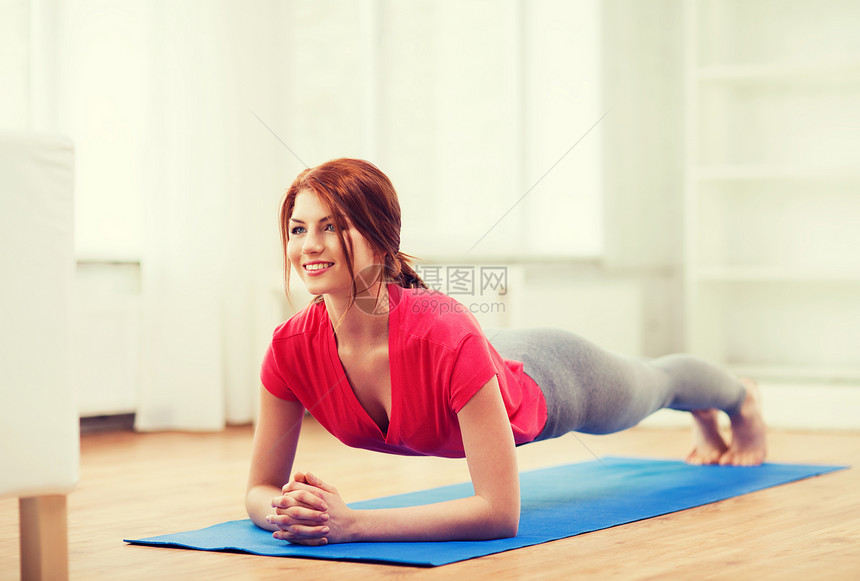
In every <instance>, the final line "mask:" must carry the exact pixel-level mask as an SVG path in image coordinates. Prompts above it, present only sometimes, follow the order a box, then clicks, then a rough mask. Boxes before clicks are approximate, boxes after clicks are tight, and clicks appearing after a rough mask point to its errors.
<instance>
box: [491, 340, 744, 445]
mask: <svg viewBox="0 0 860 581" xmlns="http://www.w3.org/2000/svg"><path fill="white" fill-rule="evenodd" d="M486 335H487V338H488V339H489V340H490V343H491V344H492V345H493V347H495V349H496V350H497V351H498V352H499V354H500V355H501V356H502V357H504V358H505V359H512V360H514V361H521V362H522V363H523V370H524V371H525V372H526V373H527V374H528V375H529V377H531V378H532V379H534V380H535V382H536V383H537V384H538V385H539V386H540V388H541V391H543V394H544V396H545V398H546V404H547V423H546V426H545V427H544V429H543V431H542V432H541V433H540V435H539V436H538V437H537V438H536V440H545V439H548V438H555V437H558V436H561V435H563V434H566V433H567V432H572V431H576V432H583V433H588V434H608V433H611V432H617V431H620V430H624V429H627V428H630V427H632V426H635V425H636V424H637V423H639V421H641V420H642V419H643V418H645V417H646V416H648V415H649V414H652V413H653V412H655V411H657V410H659V409H662V408H670V409H675V410H695V409H711V408H715V409H720V410H723V411H724V412H726V413H728V414H732V413H734V412H736V411H737V410H738V409H740V406H741V404H742V403H743V401H744V396H745V390H744V387H743V386H742V385H741V383H740V382H739V381H738V379H737V378H735V377H734V376H732V375H730V374H728V373H727V372H725V371H724V370H722V369H720V368H719V367H716V366H714V365H712V364H710V363H707V362H705V361H703V360H701V359H698V358H696V357H693V356H691V355H668V356H666V357H659V358H657V359H652V360H647V361H646V360H637V359H631V358H625V357H620V356H618V355H615V354H613V353H610V352H608V351H605V350H603V349H601V348H600V347H597V346H596V345H594V344H593V343H591V342H589V341H587V340H586V339H583V338H581V337H578V336H577V335H574V334H573V333H569V332H567V331H561V330H558V329H525V330H520V329H487V330H486Z"/></svg>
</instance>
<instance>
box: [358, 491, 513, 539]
mask: <svg viewBox="0 0 860 581" xmlns="http://www.w3.org/2000/svg"><path fill="white" fill-rule="evenodd" d="M519 509H520V507H519V504H517V505H516V506H506V507H504V508H502V509H499V508H498V507H496V508H494V507H493V506H492V505H491V503H490V502H489V501H488V500H487V499H485V498H483V497H481V496H471V497H469V498H463V499H459V500H451V501H446V502H440V503H436V504H429V505H424V506H414V507H407V508H391V509H377V510H356V511H353V512H354V514H353V516H354V519H355V520H354V524H353V526H352V527H351V528H352V534H351V537H352V538H351V539H350V540H352V541H465V540H472V541H478V540H489V539H500V538H507V537H513V536H515V535H516V534H517V526H518V524H519Z"/></svg>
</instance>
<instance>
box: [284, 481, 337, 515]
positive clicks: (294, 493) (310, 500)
mask: <svg viewBox="0 0 860 581" xmlns="http://www.w3.org/2000/svg"><path fill="white" fill-rule="evenodd" d="M291 484H292V483H290V484H288V485H287V486H285V487H284V494H283V496H276V497H275V498H273V499H272V506H273V507H275V508H290V507H291V506H297V505H305V506H307V507H308V508H314V509H316V510H322V511H326V510H328V505H326V502H325V500H323V499H322V498H321V497H320V495H318V494H314V493H313V492H312V491H311V490H307V489H296V488H294V487H292V486H291ZM303 486H304V485H303Z"/></svg>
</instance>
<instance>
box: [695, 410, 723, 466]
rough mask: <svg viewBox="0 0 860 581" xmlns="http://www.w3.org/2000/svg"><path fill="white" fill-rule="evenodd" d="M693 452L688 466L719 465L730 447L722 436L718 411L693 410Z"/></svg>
mask: <svg viewBox="0 0 860 581" xmlns="http://www.w3.org/2000/svg"><path fill="white" fill-rule="evenodd" d="M690 413H691V414H692V415H693V420H694V421H693V451H692V452H690V453H689V454H687V463H688V464H696V465H702V464H717V463H719V461H720V458H721V457H722V456H723V454H725V453H726V451H727V450H728V449H729V447H728V446H727V445H726V442H725V440H723V437H722V436H721V435H720V429H719V426H718V425H717V410H693V411H692V412H690Z"/></svg>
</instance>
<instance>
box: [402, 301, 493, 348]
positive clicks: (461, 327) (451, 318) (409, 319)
mask: <svg viewBox="0 0 860 581" xmlns="http://www.w3.org/2000/svg"><path fill="white" fill-rule="evenodd" d="M399 295H400V296H399V300H398V301H397V303H396V304H393V305H392V307H393V309H396V311H397V313H396V314H397V316H398V319H399V322H400V328H401V330H402V332H405V333H407V334H409V335H412V336H416V337H423V338H426V339H428V340H432V341H435V342H439V343H442V344H446V345H449V346H451V347H456V346H457V345H459V344H460V343H461V342H462V340H463V339H464V338H465V337H467V336H470V335H483V332H482V331H481V327H480V325H479V324H478V322H477V320H476V319H475V317H474V316H473V315H472V313H471V312H470V311H469V309H468V308H467V307H466V306H465V305H463V304H462V303H460V302H459V301H457V300H456V299H454V298H452V297H450V296H448V295H446V294H444V293H442V292H439V291H436V290H433V289H422V288H410V289H405V288H404V289H400V292H399Z"/></svg>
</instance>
